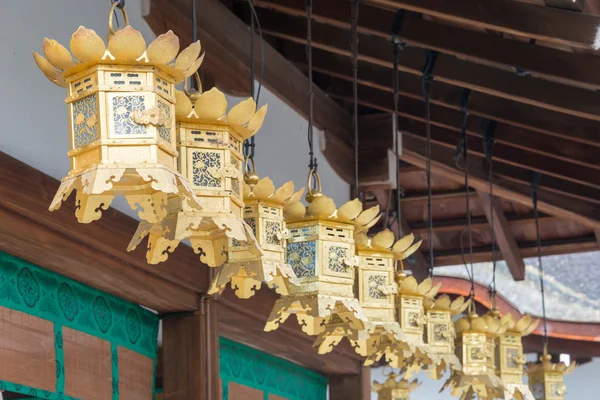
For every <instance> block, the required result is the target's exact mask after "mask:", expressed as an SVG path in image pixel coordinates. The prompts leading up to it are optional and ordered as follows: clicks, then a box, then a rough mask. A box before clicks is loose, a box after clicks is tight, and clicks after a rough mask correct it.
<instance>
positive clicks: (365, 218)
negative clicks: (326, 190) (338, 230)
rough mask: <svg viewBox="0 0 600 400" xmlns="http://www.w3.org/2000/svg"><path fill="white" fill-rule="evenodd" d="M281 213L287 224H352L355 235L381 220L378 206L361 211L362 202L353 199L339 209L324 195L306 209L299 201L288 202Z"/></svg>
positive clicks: (316, 198)
mask: <svg viewBox="0 0 600 400" xmlns="http://www.w3.org/2000/svg"><path fill="white" fill-rule="evenodd" d="M283 212H284V215H285V219H286V220H287V221H288V222H297V221H302V220H312V219H319V220H327V221H336V222H342V223H347V224H353V225H354V233H355V235H356V234H358V233H361V232H366V231H367V230H368V229H369V228H371V227H372V226H373V225H375V224H376V223H377V221H379V218H381V214H380V213H379V206H374V207H371V208H369V209H367V210H364V211H363V204H362V202H361V201H360V200H359V199H354V200H350V201H348V202H346V203H344V204H343V205H342V206H341V207H340V208H336V205H335V203H334V201H333V199H331V198H330V197H328V196H325V195H321V196H318V197H315V198H314V199H313V200H312V201H311V203H310V204H309V205H308V207H305V206H304V204H302V203H301V202H300V201H299V200H298V201H295V202H291V201H290V202H288V203H287V204H286V205H285V207H284V208H283Z"/></svg>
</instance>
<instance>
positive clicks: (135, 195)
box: [50, 165, 200, 223]
mask: <svg viewBox="0 0 600 400" xmlns="http://www.w3.org/2000/svg"><path fill="white" fill-rule="evenodd" d="M73 190H76V191H77V193H76V210H75V215H76V217H77V220H78V221H79V222H80V223H89V222H92V221H95V220H98V219H100V217H101V216H102V211H103V210H107V209H108V207H110V205H111V203H112V201H113V199H114V197H115V196H117V195H123V196H125V199H126V200H127V202H128V203H129V206H130V207H131V208H132V209H133V210H136V211H137V212H138V217H139V218H140V219H142V220H143V221H145V222H150V223H156V222H159V221H161V220H162V219H163V218H165V217H166V216H167V213H168V208H167V203H168V197H169V196H170V195H173V194H179V196H181V198H180V202H184V203H186V205H187V206H188V207H189V208H190V209H198V210H199V209H200V206H199V205H198V199H197V198H196V196H195V195H194V193H193V192H192V190H191V188H190V186H189V184H188V183H187V181H186V180H185V179H184V178H183V177H182V176H181V175H180V174H179V173H177V172H174V171H172V170H171V169H169V168H165V167H162V166H153V167H146V168H143V167H140V165H131V166H128V165H119V166H112V165H111V166H95V167H94V168H92V169H88V170H85V171H82V172H80V173H78V174H76V175H72V176H67V177H66V178H64V179H63V181H62V183H61V184H60V187H59V188H58V191H57V192H56V195H55V196H54V200H52V203H51V204H50V211H55V210H58V209H59V208H60V206H61V203H62V202H63V201H65V200H66V199H67V198H68V197H69V196H70V195H71V193H72V192H73Z"/></svg>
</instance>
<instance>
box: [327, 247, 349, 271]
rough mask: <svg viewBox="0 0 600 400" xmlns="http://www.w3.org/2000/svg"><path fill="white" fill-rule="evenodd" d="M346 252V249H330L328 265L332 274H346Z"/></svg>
mask: <svg viewBox="0 0 600 400" xmlns="http://www.w3.org/2000/svg"><path fill="white" fill-rule="evenodd" d="M346 252H347V249H346V248H345V247H339V246H331V247H330V248H329V256H328V259H329V262H328V263H327V265H328V268H329V270H330V271H331V272H337V273H342V274H343V273H346V265H345V264H344V259H345V258H346V257H347V256H346Z"/></svg>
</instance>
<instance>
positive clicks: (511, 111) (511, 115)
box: [279, 40, 600, 147]
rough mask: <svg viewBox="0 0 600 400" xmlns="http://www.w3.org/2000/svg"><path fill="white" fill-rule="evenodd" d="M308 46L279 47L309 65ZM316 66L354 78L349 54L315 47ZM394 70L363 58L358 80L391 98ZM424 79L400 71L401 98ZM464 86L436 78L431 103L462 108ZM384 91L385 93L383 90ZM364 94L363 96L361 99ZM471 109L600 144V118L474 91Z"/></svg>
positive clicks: (416, 95) (414, 93) (417, 91)
mask: <svg viewBox="0 0 600 400" xmlns="http://www.w3.org/2000/svg"><path fill="white" fill-rule="evenodd" d="M303 49H304V46H303V45H301V44H298V43H296V42H293V41H287V40H282V41H281V43H280V45H279V50H280V51H281V52H282V54H283V55H284V56H285V57H286V58H287V59H289V60H291V61H293V62H295V63H298V64H305V59H304V57H303V54H304V53H303V51H304V50H303ZM313 55H314V59H313V68H314V70H315V71H316V72H319V73H322V74H325V75H327V76H331V77H335V78H339V79H342V80H346V81H348V80H351V79H352V72H351V64H350V60H349V59H348V57H346V56H340V55H339V54H334V53H331V52H328V51H326V50H322V49H314V50H313ZM392 75H393V71H392V69H391V68H388V67H387V66H381V65H378V64H373V63H369V62H362V61H359V65H358V82H359V83H360V84H361V85H363V86H367V87H371V88H373V89H378V90H380V91H382V92H388V94H387V95H384V96H386V97H387V98H391V91H392V85H391V81H392ZM421 87H422V84H421V78H420V77H419V76H416V75H414V74H407V73H399V94H400V96H401V97H408V98H412V99H417V100H419V99H422V98H423V95H422V93H421V91H422V89H421ZM461 92H462V89H461V88H460V87H457V86H453V85H450V84H446V83H443V82H439V81H435V82H434V83H433V85H432V91H431V102H432V104H435V105H439V106H442V107H446V108H450V109H454V110H459V109H460V96H461ZM382 94H383V93H382ZM361 97H363V94H360V95H359V100H360V99H361ZM469 112H470V114H471V115H475V116H477V117H480V118H488V119H493V120H495V121H498V122H499V123H502V124H508V125H511V126H513V127H518V128H522V129H527V130H530V131H532V132H538V133H542V134H544V135H548V136H552V137H557V138H561V139H564V140H569V141H574V142H579V143H582V144H586V145H589V146H595V147H600V140H599V139H600V137H599V136H600V135H599V134H598V130H599V129H600V124H599V123H598V122H597V121H592V120H588V119H585V118H579V117H575V116H572V115H568V114H561V113H556V112H552V111H549V110H546V109H543V108H539V107H535V106H531V105H527V104H523V103H516V102H514V101H511V100H507V99H503V98H500V97H496V96H492V95H488V94H485V93H480V92H476V91H473V92H471V95H470V96H469Z"/></svg>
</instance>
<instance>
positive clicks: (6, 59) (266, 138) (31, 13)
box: [0, 0, 349, 218]
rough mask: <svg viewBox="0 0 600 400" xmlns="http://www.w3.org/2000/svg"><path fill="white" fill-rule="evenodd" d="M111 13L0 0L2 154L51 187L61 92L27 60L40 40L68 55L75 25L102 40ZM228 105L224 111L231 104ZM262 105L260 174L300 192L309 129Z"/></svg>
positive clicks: (59, 167)
mask: <svg viewBox="0 0 600 400" xmlns="http://www.w3.org/2000/svg"><path fill="white" fill-rule="evenodd" d="M141 3H142V0H127V11H128V14H129V20H130V23H131V25H132V26H133V27H134V28H136V29H137V30H139V31H140V32H142V34H143V35H144V37H145V38H146V42H147V43H148V44H149V43H150V42H151V41H152V40H153V39H154V37H155V35H154V34H153V33H152V31H151V30H150V28H149V27H148V25H147V24H146V23H145V22H144V20H143V18H142V11H141V10H142V8H141ZM109 5H110V1H109V0H18V1H8V0H0V55H1V57H2V62H0V79H2V85H1V88H2V94H1V95H0V121H2V122H1V127H2V128H1V129H0V151H3V152H5V153H7V154H9V155H11V156H13V157H15V158H17V159H19V160H21V161H23V162H25V163H27V164H29V165H31V166H33V167H35V168H37V169H39V170H42V171H44V172H45V173H47V174H49V175H51V176H53V177H55V178H57V179H61V178H62V177H63V176H64V175H66V173H67V172H68V170H69V161H68V158H67V155H66V153H67V151H68V150H69V148H68V146H69V138H68V117H67V108H66V106H65V104H64V102H63V100H64V97H65V91H64V89H63V88H60V87H58V86H55V85H53V84H52V83H50V82H49V81H48V80H47V79H46V78H45V77H44V75H43V74H42V73H41V72H40V71H39V70H38V68H37V66H36V65H35V63H34V61H33V58H32V56H31V52H32V51H37V52H39V53H42V43H43V40H44V37H48V38H51V39H56V40H58V41H59V42H60V43H61V44H63V45H65V46H67V47H68V44H69V41H70V39H71V35H72V34H73V32H75V30H77V28H78V27H79V25H84V26H85V27H87V28H91V29H94V30H95V31H96V32H97V33H98V34H99V35H100V36H101V37H105V36H106V33H107V25H106V24H107V15H108V9H109ZM119 17H120V14H119ZM120 21H121V23H122V18H121V19H120ZM211 56H213V55H211V54H207V55H206V57H211ZM214 56H216V55H214ZM230 100H231V101H230V104H231V103H232V102H233V101H235V99H230ZM264 102H268V104H269V112H268V114H267V118H266V121H265V124H264V127H263V128H262V129H261V131H260V132H259V133H258V135H257V138H256V140H257V149H256V162H257V169H258V172H259V174H260V175H261V176H270V177H271V178H272V179H273V181H274V182H275V184H276V185H281V184H283V183H285V182H286V181H287V180H290V179H291V180H293V181H294V182H295V184H296V186H297V187H302V186H305V185H306V175H307V165H308V161H307V160H308V156H307V140H306V128H307V123H306V121H305V120H304V119H303V118H302V117H301V116H300V115H298V114H297V113H296V112H295V111H294V110H292V109H291V108H290V107H288V106H287V105H286V104H285V103H283V102H282V101H281V100H279V99H277V98H276V97H275V96H274V95H272V94H271V93H269V92H268V91H267V90H266V89H264V88H263V91H262V94H261V99H260V103H261V104H263V103H264ZM315 137H316V133H315ZM315 142H317V140H315ZM316 153H317V157H318V158H319V165H320V175H321V179H322V181H323V185H324V188H325V190H326V192H327V194H329V195H330V196H332V197H333V198H334V199H335V200H336V203H337V204H338V205H341V204H342V203H343V202H344V201H347V200H348V197H349V186H348V185H347V184H346V183H344V182H343V181H342V180H341V179H340V178H339V177H338V176H337V175H336V174H335V172H333V170H332V169H331V168H330V166H329V165H328V164H327V162H326V161H325V158H324V157H323V156H322V155H321V153H320V151H319V150H318V149H317V152H316ZM70 201H74V199H70ZM113 205H114V206H115V208H117V209H119V210H121V211H125V212H127V213H129V214H130V215H132V213H131V211H130V210H129V207H128V206H127V204H126V203H125V202H124V201H117V200H115V202H114V203H113ZM73 218H74V217H73Z"/></svg>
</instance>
